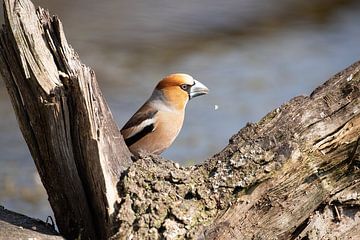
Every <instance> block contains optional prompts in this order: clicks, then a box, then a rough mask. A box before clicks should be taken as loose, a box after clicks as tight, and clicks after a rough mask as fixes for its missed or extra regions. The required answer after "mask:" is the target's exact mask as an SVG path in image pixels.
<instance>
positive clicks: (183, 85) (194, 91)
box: [152, 73, 209, 110]
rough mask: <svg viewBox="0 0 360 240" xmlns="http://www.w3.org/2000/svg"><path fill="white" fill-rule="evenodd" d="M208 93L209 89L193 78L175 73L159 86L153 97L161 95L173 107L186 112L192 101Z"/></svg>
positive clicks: (163, 80)
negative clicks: (188, 103)
mask: <svg viewBox="0 0 360 240" xmlns="http://www.w3.org/2000/svg"><path fill="white" fill-rule="evenodd" d="M208 92H209V89H208V88H207V87H206V86H205V85H204V84H202V83H201V82H199V81H197V80H195V79H194V78H193V77H192V76H190V75H188V74H184V73H175V74H171V75H168V76H166V77H165V78H164V79H162V80H161V81H160V82H159V83H158V84H157V86H156V88H155V90H154V93H153V96H152V97H155V98H156V97H159V95H161V97H163V98H164V100H165V101H166V102H167V103H169V104H170V105H171V106H172V107H175V108H176V109H178V110H184V109H185V107H186V104H187V102H188V101H189V100H190V99H192V98H194V97H197V96H200V95H204V94H207V93H208Z"/></svg>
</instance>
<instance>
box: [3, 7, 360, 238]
mask: <svg viewBox="0 0 360 240" xmlns="http://www.w3.org/2000/svg"><path fill="white" fill-rule="evenodd" d="M4 9H5V19H6V25H5V27H4V28H3V30H2V34H1V44H0V50H1V58H0V68H1V72H2V74H3V77H4V80H5V83H6V86H7V88H8V91H9V94H10V96H11V100H12V103H13V106H14V109H15V112H16V115H17V117H18V121H19V125H20V128H21V130H22V132H23V135H24V137H25V139H26V141H27V143H28V145H29V149H30V151H31V153H32V156H33V158H34V161H35V163H36V166H37V168H38V171H39V173H40V176H41V179H42V181H43V184H44V186H45V188H46V190H47V193H48V195H49V201H50V204H51V206H52V208H53V210H54V213H55V218H56V222H57V225H58V226H59V231H60V233H61V234H62V235H63V236H65V237H66V238H69V239H73V238H76V237H78V236H79V235H80V236H81V238H83V239H106V238H108V237H110V236H112V238H113V239H184V238H188V239H329V238H333V237H339V238H342V237H344V236H345V238H354V239H357V238H359V237H360V230H359V229H360V219H359V218H360V212H359V206H360V205H359V204H360V197H359V196H360V185H359V179H360V171H359V169H358V164H359V161H360V159H359V151H360V150H359V141H360V140H359V136H360V115H359V108H360V104H359V101H360V100H359V99H360V98H359V97H360V90H359V87H360V73H359V71H360V62H357V63H355V64H353V65H352V66H350V67H349V68H347V69H345V70H344V71H342V72H340V73H338V74H337V75H335V76H334V77H333V78H331V79H329V80H328V81H327V82H325V83H324V84H323V85H322V86H320V87H318V88H317V89H316V90H315V91H314V92H313V93H312V94H311V95H310V96H300V97H296V98H294V99H292V100H290V101H289V102H288V103H286V104H284V105H283V106H281V107H279V108H277V109H275V110H274V111H272V112H270V113H269V114H267V115H266V116H265V117H264V118H263V119H262V120H260V121H259V122H258V123H255V124H248V125H247V126H246V127H244V128H243V129H241V130H240V131H239V132H238V133H237V134H235V135H234V136H233V137H232V138H231V139H230V141H229V145H228V146H227V147H226V148H225V149H223V150H222V151H221V152H220V153H218V154H216V155H215V156H213V157H211V158H210V159H208V160H207V161H206V162H205V163H203V164H201V165H197V166H191V167H181V166H179V165H178V164H176V163H173V162H171V161H168V160H166V159H163V158H161V157H160V156H152V155H144V156H141V157H140V159H138V160H137V161H136V162H134V163H132V162H131V159H130V153H129V151H128V149H127V148H126V146H125V144H124V141H123V139H122V137H121V135H120V133H119V131H118V127H117V126H116V124H115V122H114V120H113V118H112V116H111V112H110V110H109V109H108V107H107V104H106V102H105V100H104V98H103V96H102V94H101V91H100V89H99V88H98V85H97V83H96V79H95V75H94V72H93V71H91V70H90V69H89V68H88V67H86V66H84V65H83V64H81V62H80V60H79V58H78V56H77V54H76V53H75V52H74V50H73V49H72V48H71V47H70V46H69V45H68V44H67V42H66V39H65V35H64V33H63V29H62V25H61V22H60V21H59V19H58V18H57V17H50V16H49V14H48V13H47V12H45V11H43V10H42V9H41V8H40V9H38V10H36V11H35V9H34V7H33V5H32V4H31V2H30V1H29V0H6V1H5V7H4ZM114 233H116V234H115V235H113V234H114Z"/></svg>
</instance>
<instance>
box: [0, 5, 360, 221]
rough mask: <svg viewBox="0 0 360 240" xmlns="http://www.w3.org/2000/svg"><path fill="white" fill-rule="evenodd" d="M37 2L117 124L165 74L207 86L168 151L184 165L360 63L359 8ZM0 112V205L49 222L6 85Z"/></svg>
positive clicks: (216, 149)
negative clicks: (92, 75) (87, 70)
mask: <svg viewBox="0 0 360 240" xmlns="http://www.w3.org/2000/svg"><path fill="white" fill-rule="evenodd" d="M35 4H36V5H41V6H43V7H44V8H47V9H50V11H51V13H54V14H55V13H56V14H57V15H58V16H59V17H60V18H61V20H62V21H63V24H64V28H65V33H66V34H67V38H68V41H69V42H70V43H71V45H72V46H73V47H74V48H75V49H76V50H77V52H78V53H79V55H80V57H81V59H82V61H83V62H84V63H85V64H87V65H88V66H91V67H92V68H93V69H95V71H96V74H97V79H98V81H99V84H100V86H101V88H102V90H103V92H104V94H105V96H106V99H107V100H108V102H109V105H110V107H111V109H112V111H113V114H114V116H115V118H116V120H117V121H118V123H119V125H120V127H121V126H122V125H123V124H124V123H125V122H126V120H128V119H129V118H130V116H131V115H132V114H133V113H134V112H135V110H137V108H138V107H139V106H140V105H141V104H142V103H143V102H144V101H145V100H146V99H147V98H148V97H149V95H150V94H151V91H152V89H153V87H154V85H155V84H156V83H157V81H159V80H160V79H161V78H162V77H163V76H165V75H167V74H169V73H173V72H186V73H190V74H191V75H193V76H194V77H195V78H196V79H198V80H200V81H201V82H203V83H204V84H206V85H207V86H208V87H209V88H210V94H209V95H207V96H203V97H200V98H197V99H194V100H192V101H191V102H190V104H189V105H188V109H187V116H186V122H185V126H184V128H183V130H182V131H181V133H180V135H179V137H178V138H177V140H176V142H175V143H174V144H173V145H172V147H171V148H170V149H169V150H167V151H166V152H165V153H164V156H165V157H166V158H168V159H171V160H174V161H177V162H179V163H181V164H193V163H200V162H202V161H203V160H205V159H206V158H207V157H209V156H211V155H213V154H214V153H216V152H219V151H220V150H221V149H222V148H223V147H224V146H226V144H227V142H228V139H229V137H230V136H231V135H232V134H234V133H236V132H237V131H238V130H239V129H240V128H242V127H243V126H244V125H245V124H246V122H255V121H258V120H259V119H260V118H261V117H262V116H264V115H265V114H266V113H267V112H269V111H271V110H272V109H274V108H276V107H278V106H280V105H281V104H282V103H284V102H285V101H287V100H289V99H290V98H292V97H294V96H297V95H302V94H309V93H310V92H311V91H312V90H313V89H314V88H315V87H316V86H318V85H319V84H321V83H322V82H324V81H325V80H327V79H328V78H329V77H330V76H331V75H333V74H335V73H336V72H338V71H339V70H342V69H343V68H345V67H346V66H348V65H349V64H351V63H353V62H355V61H357V60H359V59H360V45H359V43H360V24H359V23H360V2H359V1H347V0H312V1H300V0H298V1H296V0H257V1H254V0H223V1H218V0H183V1H175V0H173V1H170V0H139V1H133V0H121V1H119V0H108V1H95V0H76V1H73V0H72V1H70V0H66V1H65V0H62V1H45V0H37V1H35ZM215 105H218V106H219V108H218V109H217V110H216V111H215V109H214V106H215ZM0 114H1V118H0V131H1V134H0V153H1V156H0V166H1V167H0V205H4V206H5V207H7V208H9V209H12V210H15V211H18V212H21V213H24V214H27V215H30V216H32V217H37V218H40V219H45V218H46V216H48V215H51V209H50V207H49V204H48V202H47V196H46V193H45V191H44V189H43V187H42V185H41V182H40V180H39V177H38V175H37V173H36V169H35V167H34V163H33V161H32V159H31V156H30V154H29V151H28V149H27V146H26V144H25V142H24V140H23V138H22V136H21V133H20V131H19V128H18V125H17V122H16V118H15V115H14V112H13V109H12V107H11V103H10V101H9V97H8V95H7V93H6V89H5V87H4V84H3V82H2V81H1V82H0ZM54 177H56V176H54Z"/></svg>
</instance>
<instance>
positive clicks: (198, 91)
mask: <svg viewBox="0 0 360 240" xmlns="http://www.w3.org/2000/svg"><path fill="white" fill-rule="evenodd" d="M208 93H209V89H208V88H207V87H206V86H205V85H204V84H202V83H201V82H199V81H197V80H195V79H194V85H192V86H191V89H190V92H189V97H190V99H192V98H194V97H197V96H201V95H204V94H208Z"/></svg>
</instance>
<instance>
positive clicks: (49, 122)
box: [0, 0, 131, 239]
mask: <svg viewBox="0 0 360 240" xmlns="http://www.w3.org/2000/svg"><path fill="white" fill-rule="evenodd" d="M4 3H5V5H4V11H5V14H4V15H5V22H6V24H5V26H4V28H3V30H2V33H1V44H0V45H1V46H0V48H1V49H0V50H1V60H0V61H1V64H0V65H1V72H2V75H3V78H4V80H5V83H6V86H7V89H8V92H9V94H10V97H11V101H12V104H13V106H14V109H15V112H16V115H17V119H18V121H19V125H20V128H21V130H22V133H23V135H24V138H25V140H26V142H27V144H28V146H29V149H30V152H31V154H32V156H33V158H34V161H35V164H36V167H37V169H38V171H39V174H40V176H41V180H42V182H43V184H44V186H45V189H46V191H47V193H48V196H49V202H50V204H51V207H52V209H53V211H54V214H55V217H56V223H57V225H58V227H59V230H60V232H61V233H62V234H63V235H64V236H65V237H67V238H69V239H73V238H76V237H79V236H81V238H82V239H88V238H92V239H99V238H102V239H104V238H106V237H107V236H109V235H111V232H112V228H113V225H114V223H113V221H114V216H112V214H114V212H115V209H114V205H115V204H116V202H117V201H118V194H117V192H116V184H117V181H118V179H119V176H120V174H121V172H122V171H123V170H124V169H126V167H128V166H129V164H130V163H131V159H130V153H129V151H128V149H127V147H126V145H125V144H124V142H123V140H122V136H121V134H120V133H119V130H118V127H117V125H116V124H115V121H114V119H113V117H112V115H111V112H110V110H109V109H108V107H107V104H106V102H105V100H104V98H103V96H102V94H101V92H100V90H99V87H98V85H97V82H96V79H95V74H94V72H93V71H92V70H91V69H90V68H88V67H86V66H85V65H83V64H82V63H81V62H80V60H79V58H78V56H77V54H76V53H75V52H74V51H73V49H72V48H71V47H70V46H69V45H68V44H67V42H66V39H65V36H64V32H63V31H62V25H61V22H60V21H59V20H58V19H57V18H56V17H50V16H49V15H48V13H47V12H45V11H43V10H42V9H41V8H40V9H38V10H35V8H34V6H33V4H32V3H31V1H29V0H6V1H5V2H4Z"/></svg>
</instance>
